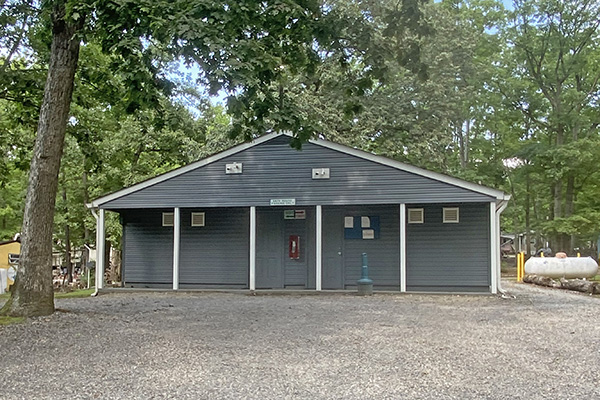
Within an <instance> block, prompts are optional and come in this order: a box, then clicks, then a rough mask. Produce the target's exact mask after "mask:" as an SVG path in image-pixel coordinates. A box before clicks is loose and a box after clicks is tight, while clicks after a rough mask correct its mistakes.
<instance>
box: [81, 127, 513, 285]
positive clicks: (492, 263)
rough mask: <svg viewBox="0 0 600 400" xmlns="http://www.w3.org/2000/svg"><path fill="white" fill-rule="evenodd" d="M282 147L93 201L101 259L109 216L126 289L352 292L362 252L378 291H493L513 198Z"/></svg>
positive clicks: (414, 171) (262, 145)
mask: <svg viewBox="0 0 600 400" xmlns="http://www.w3.org/2000/svg"><path fill="white" fill-rule="evenodd" d="M289 141H290V137H289V135H287V134H270V135H266V136H263V137H261V138H259V139H256V140H255V141H253V142H251V143H246V144H242V145H239V146H236V147H233V148H231V149H229V150H227V151H224V152H222V153H219V154H216V155H214V156H211V157H208V158H206V159H203V160H200V161H198V162H196V163H193V164H190V165H187V166H184V167H182V168H179V169H176V170H174V171H171V172H169V173H166V174H164V175H160V176H158V177H155V178H153V179H150V180H147V181H145V182H142V183H139V184H137V185H134V186H131V187H129V188H125V189H123V190H120V191H118V192H115V193H113V194H110V195H107V196H104V197H101V198H99V199H96V200H95V201H93V202H92V204H91V205H90V207H91V208H93V209H96V210H97V211H98V212H97V221H98V229H97V232H98V241H97V243H99V244H100V248H99V251H98V254H99V259H98V263H99V265H104V261H103V260H102V256H101V255H103V254H104V251H103V249H102V247H103V246H102V244H103V243H104V235H105V233H104V220H105V211H107V210H108V211H114V212H118V213H119V214H120V216H121V220H122V223H123V246H122V247H123V269H122V271H123V272H122V273H123V284H124V286H126V287H150V288H161V287H167V288H173V289H174V290H177V289H185V288H239V289H250V290H258V289H284V288H294V289H313V290H326V289H352V288H354V287H356V281H357V280H358V279H359V276H360V271H361V257H360V255H361V253H363V252H365V253H367V254H368V257H369V272H370V278H371V279H373V284H374V287H375V289H376V290H377V289H380V290H395V291H400V292H410V291H412V292H421V291H438V292H440V291H441V292H491V293H496V292H497V291H498V288H499V282H500V280H499V276H500V244H499V241H500V240H499V238H500V236H499V221H500V213H501V212H502V210H503V209H504V208H505V207H506V204H507V201H508V199H509V196H507V195H505V194H504V193H503V192H501V191H498V190H495V189H491V188H488V187H484V186H481V185H476V184H473V183H470V182H466V181H463V180H460V179H456V178H452V177H449V176H446V175H442V174H438V173H434V172H430V171H426V170H423V169H420V168H416V167H414V166H411V165H407V164H404V163H400V162H397V161H393V160H390V159H387V158H384V157H380V156H376V155H373V154H371V153H367V152H363V151H360V150H356V149H353V148H349V147H346V146H342V145H339V144H335V143H331V142H327V141H324V140H312V141H310V142H309V143H306V144H304V146H303V147H302V150H301V151H299V150H295V149H293V148H291V147H290V145H289ZM102 272H103V271H102V269H100V268H99V269H98V273H99V274H102ZM100 276H102V275H100ZM97 282H98V285H97V287H98V288H99V289H101V288H102V281H101V280H100V279H97Z"/></svg>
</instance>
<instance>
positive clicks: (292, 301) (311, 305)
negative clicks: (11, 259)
mask: <svg viewBox="0 0 600 400" xmlns="http://www.w3.org/2000/svg"><path fill="white" fill-rule="evenodd" d="M505 288H507V289H508V290H509V291H510V292H511V293H512V294H514V295H516V299H502V298H500V297H495V296H446V295H384V294H379V295H375V296H373V297H368V298H364V297H356V296H353V295H346V296H344V295H340V294H337V295H321V296H298V295H283V296H282V295H268V296H249V295H245V294H231V293H193V294H184V293H176V294H173V293H118V294H105V295H102V296H100V297H98V298H85V299H63V300H57V301H56V306H57V308H59V309H60V311H59V312H56V313H55V314H54V315H52V316H49V317H41V318H32V319H29V320H28V321H27V322H25V323H23V324H19V325H11V326H7V327H0V382H1V384H0V398H1V399H84V398H85V399H87V398H100V399H163V398H172V399H431V398H436V399H507V398H512V399H575V398H577V399H591V398H594V397H595V398H598V396H599V395H600V372H599V371H600V298H598V297H590V296H588V295H584V294H578V293H570V292H564V291H560V290H554V289H548V288H537V287H532V286H528V285H524V284H515V283H508V282H506V283H505Z"/></svg>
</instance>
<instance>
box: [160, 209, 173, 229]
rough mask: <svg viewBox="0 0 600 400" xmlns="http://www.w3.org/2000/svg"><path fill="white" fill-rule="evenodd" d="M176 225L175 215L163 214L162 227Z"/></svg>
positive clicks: (170, 213)
mask: <svg viewBox="0 0 600 400" xmlns="http://www.w3.org/2000/svg"><path fill="white" fill-rule="evenodd" d="M174 225H175V214H174V213H172V212H164V213H162V226H174Z"/></svg>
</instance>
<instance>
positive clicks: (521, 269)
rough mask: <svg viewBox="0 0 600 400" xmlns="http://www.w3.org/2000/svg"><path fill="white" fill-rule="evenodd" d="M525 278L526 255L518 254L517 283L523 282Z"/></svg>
mask: <svg viewBox="0 0 600 400" xmlns="http://www.w3.org/2000/svg"><path fill="white" fill-rule="evenodd" d="M542 254H543V253H542ZM542 257H543V256H542ZM524 276H525V253H523V252H520V253H517V282H523V277H524Z"/></svg>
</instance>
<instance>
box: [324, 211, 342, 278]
mask: <svg viewBox="0 0 600 400" xmlns="http://www.w3.org/2000/svg"><path fill="white" fill-rule="evenodd" d="M343 219H344V217H343V214H342V212H341V211H340V210H327V209H325V210H323V279H322V285H323V289H343V288H344V257H343V244H344V241H343V234H344V227H343Z"/></svg>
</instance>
